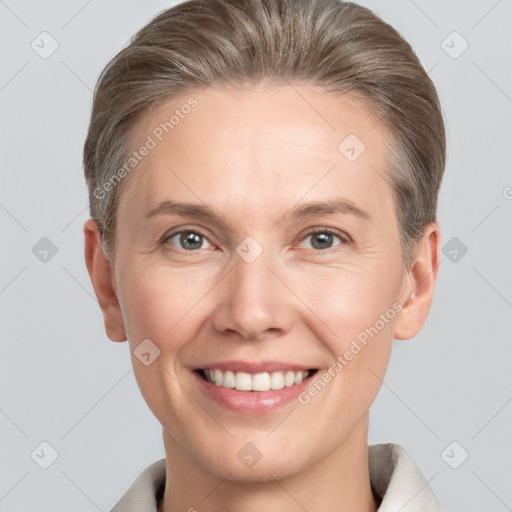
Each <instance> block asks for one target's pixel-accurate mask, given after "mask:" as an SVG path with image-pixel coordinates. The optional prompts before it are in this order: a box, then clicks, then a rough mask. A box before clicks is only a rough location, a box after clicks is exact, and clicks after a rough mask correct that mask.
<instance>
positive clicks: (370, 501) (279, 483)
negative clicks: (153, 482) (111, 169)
mask: <svg viewBox="0 0 512 512" xmlns="http://www.w3.org/2000/svg"><path fill="white" fill-rule="evenodd" d="M164 445H165V452H166V464H167V480H166V486H165V493H164V497H163V499H162V500H161V502H160V504H159V508H158V512H178V511H184V510H186V511H190V512H194V511H197V512H203V511H208V512H235V511H239V510H244V511H246V512H255V511H260V510H265V511H268V512H277V511H279V512H281V511H282V510H286V511H287V512H288V511H289V512H303V511H304V510H307V511H308V512H320V511H324V510H343V511H344V512H356V511H357V512H376V511H377V508H378V507H377V503H376V502H375V499H374V496H373V493H372V490H371V485H370V477H369V471H368V415H366V416H365V417H364V418H363V420H362V421H361V422H360V424H358V425H357V426H356V428H355V429H354V431H353V432H352V433H351V435H350V436H349V438H347V439H346V440H345V442H344V443H343V444H341V445H339V446H338V447H337V448H336V449H335V450H333V451H331V452H330V453H329V454H328V455H327V456H326V457H324V458H322V459H319V460H317V461H315V462H313V463H312V464H309V465H307V466H306V465H305V467H304V469H303V470H302V471H301V472H299V473H297V474H294V475H292V476H289V477H287V478H284V479H281V480H278V479H275V478H273V477H272V475H271V474H270V473H268V479H265V481H258V482H247V481H245V482H244V481H236V480H231V479H230V478H229V474H228V475H226V476H225V477H221V476H219V475H217V474H214V473H212V472H211V471H210V470H209V469H208V468H206V467H204V466H203V465H201V464H199V463H198V462H197V461H196V460H194V459H193V458H192V457H191V456H190V455H189V454H188V453H187V452H186V451H185V450H184V449H183V447H182V446H181V445H180V444H179V443H178V442H177V441H176V439H175V438H174V437H173V436H172V435H171V434H169V433H168V432H167V431H166V430H165V429H164Z"/></svg>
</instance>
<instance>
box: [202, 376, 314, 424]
mask: <svg viewBox="0 0 512 512" xmlns="http://www.w3.org/2000/svg"><path fill="white" fill-rule="evenodd" d="M192 373H193V375H194V377H195V379H196V380H197V381H198V383H199V386H200V387H201V389H202V390H203V391H204V392H205V393H206V395H207V396H208V397H209V398H211V399H213V400H215V401H216V402H217V403H218V404H219V405H221V406H222V407H224V408H226V409H229V410H230V411H234V412H238V413H240V414H246V415H248V416H260V415H263V414H269V413H272V412H274V411H277V410H278V409H281V408H282V407H284V406H285V405H287V404H289V403H290V402H292V401H293V400H294V399H297V396H298V395H299V394H300V393H301V392H302V391H304V389H305V388H306V387H307V386H309V384H310V382H309V380H310V377H311V376H310V377H308V378H307V379H305V380H303V381H302V382H301V383H300V384H294V385H293V386H290V387H289V388H286V387H284V388H282V389H276V390H271V391H238V390H237V389H229V388H224V387H222V386H217V385H216V384H214V383H212V382H208V381H206V380H204V379H203V377H201V375H199V374H198V373H197V372H192Z"/></svg>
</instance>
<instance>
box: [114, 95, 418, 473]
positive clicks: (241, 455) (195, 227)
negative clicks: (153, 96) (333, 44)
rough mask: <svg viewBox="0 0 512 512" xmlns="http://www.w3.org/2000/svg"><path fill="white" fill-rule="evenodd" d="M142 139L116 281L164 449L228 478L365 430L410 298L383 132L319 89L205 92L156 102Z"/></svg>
mask: <svg viewBox="0 0 512 512" xmlns="http://www.w3.org/2000/svg"><path fill="white" fill-rule="evenodd" d="M191 97H193V98H194V101H196V102H197V103H196V104H195V106H194V107H193V108H191V109H188V108H186V109H182V106H183V105H185V104H187V102H189V104H190V98H191ZM176 109H179V110H180V109H181V110H180V112H181V115H180V116H179V122H178V123H176V124H175V125H174V127H173V128H172V131H169V133H166V132H165V131H163V132H162V129H161V128H160V130H158V127H159V126H160V127H161V125H160V123H165V121H168V120H169V118H170V117H171V115H173V113H174V112H175V111H176ZM184 112H189V113H187V114H184ZM161 132H162V133H161ZM156 134H158V135H159V136H157V135H156ZM148 136H149V137H150V138H151V139H152V140H153V141H154V143H155V144H154V147H152V148H151V149H150V151H148V154H147V155H146V156H145V157H144V158H141V160H140V162H139V163H138V165H137V169H136V170H135V171H133V173H132V174H131V175H130V176H129V177H127V178H126V180H127V181H126V183H125V184H124V185H125V187H124V189H123V192H122V195H121V200H120V205H119V209H118V217H117V219H118V220H117V232H116V240H115V245H116V255H115V263H114V264H113V266H112V276H111V281H112V286H113V290H114V292H115V297H116V298H117V300H118V303H119V323H121V324H122V325H123V329H124V331H125V332H126V336H127V337H128V340H129V343H130V348H131V353H132V362H133V367H134V372H135V376H136V379H137V382H138V384H139V386H140V389H141V392H142V394H143V396H144V398H145V400H146V402H147V403H148V405H149V407H150V408H151V410H152V411H153V413H154V414H155V416H156V417H157V418H158V420H159V421H160V422H161V423H162V425H163V428H164V438H167V441H166V442H167V443H168V445H169V446H174V447H175V449H176V451H181V452H182V453H183V454H187V457H189V458H190V460H193V461H194V463H195V464H197V465H198V466H200V467H202V468H204V469H205V470H207V471H210V472H212V473H215V474H217V475H226V474H227V473H228V472H231V477H230V478H233V479H253V480H258V479H264V478H267V477H268V473H271V474H272V475H274V477H276V478H277V477H285V476H287V475H291V474H294V473H298V472H300V471H301V470H304V469H305V468H308V467H311V465H312V464H315V463H316V462H318V461H319V460H321V459H322V458H325V457H327V456H328V455H329V454H332V453H335V452H338V453H339V452H340V451H341V450H343V449H344V447H346V446H347V443H349V442H350V439H351V437H353V436H355V435H357V434H358V432H359V431H361V429H364V426H365V421H366V419H367V413H368V409H369V407H370V405H371V403H372V401H373V400H374V398H375V396H376V394H377V391H378V389H379V387H380V384H381V380H380V379H382V378H383V377H384V373H385V369H386V366H387V363H388V360H389V356H390V350H391V345H392V341H393V337H394V335H395V336H396V330H397V325H398V324H397V322H400V321H402V322H403V318H401V316H403V314H404V313H403V311H402V312H400V311H399V310H400V308H401V306H400V305H401V304H403V303H404V302H405V299H406V298H407V294H408V293H410V291H411V290H410V284H411V275H410V273H408V271H407V269H405V268H404V266H403V261H402V251H401V247H400V238H399V231H398V222H397V215H396V208H395V205H394V198H393V192H392V190H391V188H390V186H389V184H388V183H387V181H386V179H385V169H386V165H387V156H386V140H388V134H387V132H386V129H385V127H384V126H383V123H379V122H378V118H377V117H376V116H374V115H373V114H372V113H371V111H369V110H368V109H367V108H366V107H365V106H364V105H363V104H362V103H361V102H360V101H358V100H357V99H356V98H352V97H348V96H335V95H332V94H326V93H325V92H322V91H321V90H319V89H315V88H312V87H299V86H295V87H294V88H291V87H282V88H275V89H272V90H267V91H263V92H262V91H259V90H256V89H251V88H249V87H248V88H245V89H243V90H240V89H239V90H233V89H228V88H217V89H214V88H212V87H210V88H208V89H206V90H204V91H194V92H193V93H189V94H185V95H183V96H180V97H175V98H173V99H172V100H171V101H169V102H167V103H165V104H161V105H159V106H158V107H155V108H153V109H152V110H151V112H149V113H147V114H146V115H145V117H144V118H142V119H141V120H140V122H139V123H138V124H137V125H136V126H135V128H134V132H133V147H134V149H135V148H140V147H141V146H143V145H144V144H146V143H147V141H148V140H149V139H148ZM160 138H161V140H159V139H160ZM149 145H150V146H153V144H152V143H150V144H149ZM408 287H409V288H408ZM114 314H115V313H114ZM365 333H366V335H365ZM143 340H150V341H149V342H148V341H145V342H144V343H146V345H140V344H141V343H142V342H143ZM363 340H364V341H363ZM139 345H140V347H139ZM138 347H139V348H138ZM141 347H143V348H144V350H142V348H141ZM141 351H142V352H144V353H146V354H149V355H145V356H143V357H145V358H146V361H145V363H146V364H144V363H142V362H141V360H140V359H139V357H137V355H136V354H137V353H138V354H139V356H140V352H141ZM156 355H158V357H156V358H155V359H154V360H153V358H154V357H155V356H156ZM212 380H213V381H215V382H212ZM233 386H235V387H234V388H233ZM247 443H252V444H247ZM260 455H261V459H260V461H258V463H257V464H255V465H252V466H251V461H252V459H251V457H253V458H254V457H256V458H258V457H259V456H260Z"/></svg>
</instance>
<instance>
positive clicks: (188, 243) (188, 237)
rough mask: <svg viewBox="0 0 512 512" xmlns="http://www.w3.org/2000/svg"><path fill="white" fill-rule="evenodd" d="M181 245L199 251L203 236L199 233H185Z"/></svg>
mask: <svg viewBox="0 0 512 512" xmlns="http://www.w3.org/2000/svg"><path fill="white" fill-rule="evenodd" d="M180 238H181V240H180V241H181V243H182V245H183V247H185V248H186V249H199V248H200V247H201V236H200V235H198V234H197V233H187V234H185V233H183V234H182V235H181V237H180Z"/></svg>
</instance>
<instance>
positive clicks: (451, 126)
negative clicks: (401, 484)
mask: <svg viewBox="0 0 512 512" xmlns="http://www.w3.org/2000/svg"><path fill="white" fill-rule="evenodd" d="M361 3H362V4H364V5H366V6H368V7H370V8H372V9H374V10H375V11H376V12H377V13H378V14H380V15H381V16H382V17H383V18H384V19H385V20H386V21H388V22H389V23H391V24H392V25H393V26H395V27H396V28H397V29H398V30H399V31H400V32H401V33H402V34H403V35H404V36H405V37H406V39H407V40H408V41H409V42H410V43H411V44H412V46H413V48H414V49H415V50H416V52H417V53H418V55H419V57H420V59H421V61H422V63H423V65H424V66H425V68H426V69H427V70H428V71H429V73H430V75H431V77H432V79H433V80H434V82H435V84H436V86H437V87H438V91H439V94H440V97H441V101H442V104H443V108H444V114H445V118H446V123H447V130H448V165H447V169H446V175H445V179H444V184H443V187H442V191H441V195H440V205H439V221H440V223H441V227H442V230H443V245H444V246H445V251H444V252H445V253H446V254H444V255H443V257H442V262H441V269H440V273H439V278H438V283H437V290H436V296H435V300H434V304H433V307H432V310H431V313H430V316H429V319H428V321H427V324H426V326H425V328H424V329H423V331H422V332H421V334H420V335H419V336H417V337H416V338H415V339H414V340H411V341H401V342H400V341H396V342H395V348H394V353H393V356H392V359H391V364H390V367H389V370H388V373H387V375H386V378H385V381H384V384H383V386H382V389H381V392H380V394H379V396H378V398H377V400H376V401H375V403H374V405H373V407H372V410H371V429H370V442H371V443H377V442H395V443H398V444H400V445H402V446H403V447H405V448H406V449H407V450H408V451H409V453H410V454H411V455H412V457H413V458H414V460H415V461H416V463H417V464H418V466H419V468H420V470H421V471H422V473H423V474H424V475H425V477H426V479H427V480H428V481H429V482H430V485H431V486H432V488H433V490H434V491H435V493H436V494H437V496H438V498H439V499H440V501H441V502H442V503H444V504H445V505H446V506H447V507H449V508H450V509H451V510H453V511H466V512H477V511H482V510H485V511H486V512H501V511H505V510H512V486H511V485H510V478H511V474H512V462H511V461H512V443H511V439H510V431H511V423H512V422H511V420H512V404H511V401H512V382H511V379H510V374H511V372H510V370H511V344H510V339H511V333H512V321H511V320H512V315H511V308H512V291H511V290H512V278H511V272H510V261H511V260H510V256H511V252H512V251H511V249H512V243H511V233H512V230H511V229H510V220H511V211H512V200H511V199H510V198H512V188H510V187H512V176H511V174H510V164H511V152H512V150H511V146H512V144H511V140H510V132H511V130H510V128H511V121H510V120H511V114H512V69H511V66H510V55H511V54H512V53H511V42H512V41H511V39H512V36H511V32H512V31H511V21H512V2H511V1H510V0H508V1H507V0H501V1H496V0H481V1H480V0H479V1H476V0H473V1H462V0H460V1H444V0H443V1H442V0H436V1H426V0H415V1H412V0H394V1H386V2H385V3H384V2H378V1H377V0H374V1H369V0H368V1H364V2H361ZM172 4H173V3H172V2H169V1H157V0H151V1H145V2H142V1H138V2H135V1H123V2H122V1H121V0H110V1H103V2H100V1H99V0H92V1H91V0H90V1H88V2H85V1H83V0H73V1H69V0H68V1H64V0H60V1H57V0H54V1H51V2H40V1H34V0H32V1H21V0H6V1H0V38H1V42H0V48H1V52H2V53H1V69H0V104H1V109H2V110H1V112H2V118H1V119H2V123H1V126H0V130H1V132H0V145H1V159H0V164H1V189H0V226H1V230H2V231H1V233H2V242H1V247H2V250H1V253H0V255H1V256H0V257H1V260H0V264H1V267H0V314H1V317H0V322H1V327H2V328H1V336H2V338H1V354H0V379H1V381H0V429H1V430H0V432H1V438H0V450H1V452H0V453H1V455H0V464H1V466H0V467H1V476H0V511H2V512H3V511H9V512H10V511H28V510H38V511H64V510H66V511H69V510H73V511H95V510H102V511H107V510H110V508H111V507H112V506H113V505H114V504H115V503H116V502H117V500H118V499H119V498H120V497H121V495H122V494H123V493H124V492H125V491H126V490H127V488H128V487H129V486H130V485H131V483H132V482H133V480H134V479H135V478H136V476H137V475H138V474H139V473H140V472H141V471H142V470H143V469H144V468H145V467H147V466H148V465H149V464H150V463H152V462H153V461H155V460H157V459H160V458H162V457H163V456H164V452H163V444H162V440H161V437H162V436H161V427H160V425H159V423H158V422H157V420H156V419H155V418H154V417H153V415H152V414H151V412H150V411H149V409H148V407H147V406H146V404H145V402H144V401H143V399H142V397H141V395H140V392H139V390H138V388H137V386H136V383H135V380H134V376H133V373H132V371H131V364H130V359H129V354H128V352H127V350H128V344H127V343H124V344H114V343H112V342H110V341H109V340H108V339H107V337H106V335H105V333H104V330H103V322H102V317H101V314H100V309H99V307H98V305H97V303H96V299H95V297H94V294H93V290H92V286H91V284H90V281H89V277H88V274H87V271H86V267H85V263H84V259H83V240H82V225H83V223H84V221H85V220H86V219H87V218H88V210H87V196H86V187H85V182H84V179H83V177H82V167H81V153H82V146H83V142H84V138H85V133H86V129H87V124H88V120H89V115H90V108H91V92H92V89H93V88H94V85H95V82H96V80H97V78H98V76H99V73H100V71H101V69H102V68H103V66H104V65H105V64H106V62H107V61H108V60H109V59H110V58H111V57H112V56H113V55H114V54H115V53H117V52H118V51H119V50H120V49H121V48H122V47H123V46H124V45H125V43H126V41H127V40H128V39H129V37H130V36H131V35H133V33H134V32H135V31H136V30H137V29H138V28H140V27H141V26H142V25H143V24H145V23H146V22H147V21H148V20H149V19H150V18H151V17H152V16H154V15H155V14H156V13H157V12H159V11H161V10H162V9H164V8H166V7H168V6H170V5H172ZM43 31H47V32H48V33H50V34H51V36H52V37H53V38H54V39H55V40H56V41H57V43H58V48H57V50H56V51H55V52H54V53H53V54H52V55H51V56H49V57H48V58H46V59H43V58H42V57H41V56H40V55H39V54H38V53H36V51H34V50H33V49H32V47H31V44H32V41H34V40H35V41H36V43H37V42H38V41H39V45H40V46H42V44H41V43H40V36H39V34H40V33H41V32H43ZM454 31H457V32H458V33H459V34H460V36H462V38H463V39H464V40H465V41H467V43H468V44H469V47H468V49H467V50H466V51H465V52H464V53H462V54H461V55H460V56H457V58H453V57H454V55H456V54H458V53H459V52H460V50H461V49H463V47H464V42H463V40H462V39H461V38H460V37H459V36H457V35H455V36H454V35H453V34H452V32H454ZM450 34H452V35H451V36H450ZM443 41H445V42H444V43H443ZM45 48H46V50H48V48H50V41H49V40H46V43H45ZM447 52H448V53H447ZM449 53H451V56H450V55H449ZM507 187H508V188H507ZM43 237H47V238H48V239H49V240H51V242H52V244H54V246H55V249H56V250H57V252H56V253H55V254H54V255H53V254H52V252H51V251H50V252H49V253H48V254H47V255H46V261H41V259H40V258H42V257H43V255H44V253H41V252H40V251H42V250H44V249H45V247H47V245H48V241H42V242H40V239H41V238H43ZM453 237H456V239H457V240H451V239H452V238H453ZM450 240H451V241H450ZM38 243H39V245H36V244H38ZM45 244H46V245H45ZM446 244H448V245H447V246H446ZM462 244H463V245H464V246H465V247H467V253H466V254H465V255H463V251H462V250H461V248H462V247H463V246H462ZM34 246H35V249H33V248H34ZM454 250H456V251H457V254H456V256H457V259H456V260H455V261H452V260H453V259H454V256H455V253H453V251H454ZM43 441H45V442H48V443H49V444H50V445H51V446H53V447H54V449H55V450H56V451H57V453H58V458H57V459H56V461H55V462H54V463H53V464H52V465H51V466H50V467H49V468H48V469H42V468H41V467H40V465H39V464H44V462H45V460H43V459H45V458H46V462H47V463H48V462H50V459H48V457H49V456H50V450H49V449H48V448H46V449H45V447H44V446H43V452H44V454H45V455H44V457H42V456H40V457H39V458H38V457H37V456H36V455H34V458H32V457H31V454H32V453H33V451H34V450H36V453H39V454H41V453H43V452H41V447H40V444H41V442H43ZM454 441H455V442H456V443H458V444H456V445H451V446H449V445H450V444H451V443H452V442H454ZM447 447H449V448H448V449H447V450H446V451H445V449H446V448H447ZM466 452H467V454H468V458H467V460H465V461H464V462H462V461H463V459H464V457H465V454H466ZM443 453H444V455H443ZM36 461H37V462H38V463H39V464H38V463H36ZM450 464H451V466H458V468H457V469H454V468H452V467H451V466H450Z"/></svg>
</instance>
